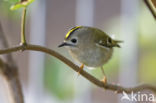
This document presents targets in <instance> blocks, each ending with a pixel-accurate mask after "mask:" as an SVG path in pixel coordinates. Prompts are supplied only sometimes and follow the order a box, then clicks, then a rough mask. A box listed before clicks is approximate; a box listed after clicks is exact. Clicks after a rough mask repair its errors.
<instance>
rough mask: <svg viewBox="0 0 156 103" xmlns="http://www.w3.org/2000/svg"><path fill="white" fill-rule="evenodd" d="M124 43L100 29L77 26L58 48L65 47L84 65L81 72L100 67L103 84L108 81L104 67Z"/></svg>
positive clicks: (69, 32)
mask: <svg viewBox="0 0 156 103" xmlns="http://www.w3.org/2000/svg"><path fill="white" fill-rule="evenodd" d="M120 42H122V41H118V40H113V39H112V38H111V37H109V36H108V35H107V34H106V33H105V32H103V31H102V30H100V29H98V28H94V27H89V26H76V27H74V28H72V29H70V30H69V31H68V33H67V34H66V36H65V39H64V42H63V43H62V44H60V45H59V46H58V47H63V46H65V47H66V48H67V49H68V50H69V53H70V54H71V56H72V57H73V58H74V59H75V60H77V61H78V62H79V63H81V64H82V65H81V66H80V71H79V73H80V72H81V70H82V69H83V68H84V65H85V66H87V67H94V68H97V67H100V68H101V70H102V72H103V74H104V78H103V80H102V81H103V82H104V83H107V79H106V76H105V73H104V70H103V65H104V64H105V63H106V62H107V61H108V60H109V59H110V58H111V56H112V53H113V48H114V47H118V48H120V45H119V43H120Z"/></svg>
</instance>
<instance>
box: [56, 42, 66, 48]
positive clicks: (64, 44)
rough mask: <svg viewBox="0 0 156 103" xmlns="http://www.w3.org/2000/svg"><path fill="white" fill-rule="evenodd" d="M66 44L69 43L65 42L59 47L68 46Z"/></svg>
mask: <svg viewBox="0 0 156 103" xmlns="http://www.w3.org/2000/svg"><path fill="white" fill-rule="evenodd" d="M66 45H67V43H66V42H63V43H61V44H60V45H59V46H58V47H59V48H60V47H63V46H66Z"/></svg>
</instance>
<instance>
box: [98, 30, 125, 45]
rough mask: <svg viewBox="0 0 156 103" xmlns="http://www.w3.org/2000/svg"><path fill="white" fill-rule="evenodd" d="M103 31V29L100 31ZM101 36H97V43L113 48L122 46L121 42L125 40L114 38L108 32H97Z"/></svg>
mask: <svg viewBox="0 0 156 103" xmlns="http://www.w3.org/2000/svg"><path fill="white" fill-rule="evenodd" d="M100 32H101V31H100ZM97 34H99V36H96V37H97V38H96V43H97V44H98V45H100V46H104V47H108V48H112V47H118V48H120V45H119V43H122V42H123V41H120V40H113V39H112V38H111V37H109V36H108V35H107V34H106V33H104V32H103V33H102V32H101V33H97Z"/></svg>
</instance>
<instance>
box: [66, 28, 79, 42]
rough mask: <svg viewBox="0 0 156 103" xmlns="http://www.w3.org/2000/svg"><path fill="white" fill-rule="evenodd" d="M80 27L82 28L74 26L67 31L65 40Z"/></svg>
mask: <svg viewBox="0 0 156 103" xmlns="http://www.w3.org/2000/svg"><path fill="white" fill-rule="evenodd" d="M81 27H82V26H76V27H74V28H72V29H71V30H69V31H68V33H67V34H66V36H65V39H67V38H68V37H69V36H70V34H71V33H72V32H73V31H75V30H76V29H79V28H81Z"/></svg>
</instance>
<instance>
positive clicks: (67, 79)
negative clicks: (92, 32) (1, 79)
mask: <svg viewBox="0 0 156 103" xmlns="http://www.w3.org/2000/svg"><path fill="white" fill-rule="evenodd" d="M16 1H18V0H0V22H1V23H2V26H3V29H4V32H5V34H6V36H7V38H8V40H9V43H10V46H15V45H18V44H19V43H20V21H21V11H22V10H16V11H10V9H9V8H10V6H11V5H12V4H14V3H15V2H16ZM26 24H27V25H26V38H27V42H29V43H33V44H38V45H43V46H46V47H48V48H50V49H54V50H55V51H57V52H59V53H61V54H62V55H64V56H65V57H67V58H69V59H71V60H72V58H71V56H70V55H69V54H68V52H67V50H66V49H64V48H57V46H58V45H59V44H60V43H61V42H62V41H63V39H64V36H65V34H66V33H67V31H68V30H69V29H70V28H71V27H73V26H77V25H86V26H94V27H97V28H100V29H102V30H103V31H105V32H106V33H107V34H109V35H110V36H111V37H113V38H115V39H117V40H123V41H124V43H122V44H121V47H122V48H115V49H114V53H113V57H112V59H111V60H110V61H109V62H108V63H107V64H105V65H104V69H105V73H106V76H107V78H108V82H110V83H114V84H118V85H122V86H125V87H132V86H136V85H138V84H142V83H148V84H153V85H156V40H155V38H156V29H155V28H156V22H155V20H154V18H153V16H152V15H151V13H150V11H149V10H148V8H147V7H146V6H145V4H144V3H143V0H36V1H35V2H33V3H32V4H31V5H30V7H29V8H28V13H27V23H26ZM13 57H14V59H15V61H16V63H17V65H18V67H19V72H20V80H21V82H22V88H23V91H24V96H25V102H26V103H122V102H123V101H121V100H120V95H118V94H115V93H114V92H112V91H108V90H104V89H101V88H99V87H97V86H95V85H94V84H92V83H90V82H89V81H88V80H86V79H84V78H83V77H81V76H79V77H78V76H77V73H76V72H74V71H73V70H72V69H70V68H69V67H68V66H67V65H65V64H64V63H62V62H61V61H59V60H58V59H56V58H54V57H51V56H49V55H45V54H43V53H39V52H32V51H24V52H23V53H21V52H17V53H13ZM75 63H76V62H75ZM78 65H79V64H78ZM85 70H86V71H87V72H89V73H91V74H92V75H94V76H95V77H97V78H98V79H102V77H103V75H102V73H101V70H100V68H98V69H95V70H88V69H87V68H85ZM3 88H4V87H3V86H0V100H1V101H0V103H8V102H7V98H6V96H4V95H7V94H5V93H4V92H2V91H3ZM4 97H5V98H4ZM123 103H128V102H123Z"/></svg>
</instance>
